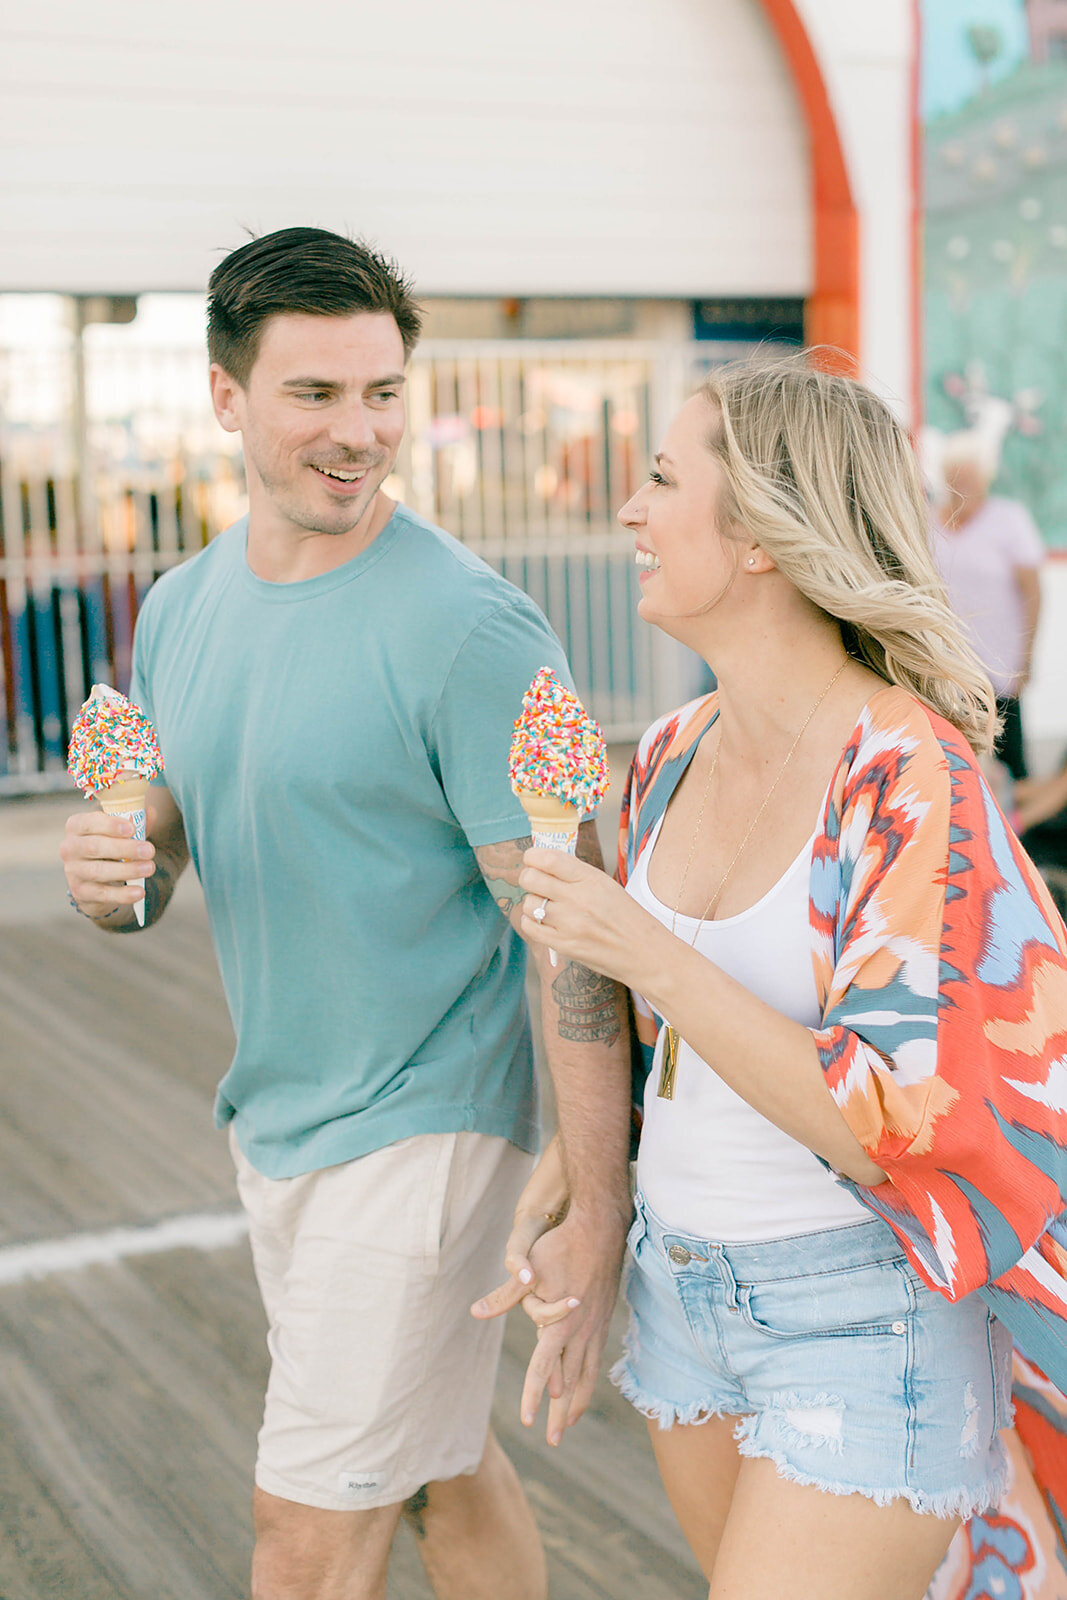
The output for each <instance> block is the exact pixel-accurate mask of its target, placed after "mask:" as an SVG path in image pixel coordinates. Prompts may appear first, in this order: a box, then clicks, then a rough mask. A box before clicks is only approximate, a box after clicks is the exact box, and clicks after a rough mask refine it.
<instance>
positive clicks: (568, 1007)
mask: <svg viewBox="0 0 1067 1600" xmlns="http://www.w3.org/2000/svg"><path fill="white" fill-rule="evenodd" d="M552 995H553V998H554V999H555V1002H556V1004H557V1006H558V1007H559V1021H558V1022H557V1024H556V1031H557V1032H558V1034H559V1036H560V1038H561V1039H575V1040H577V1041H578V1042H579V1043H580V1044H586V1043H589V1042H591V1041H593V1040H599V1041H602V1042H603V1043H605V1044H614V1043H615V1041H616V1039H617V1038H618V1037H619V1034H620V1033H621V1031H622V1019H621V1017H620V1012H619V986H618V984H617V983H615V982H613V980H612V979H611V978H605V977H602V976H601V974H600V973H599V972H591V971H590V969H589V968H588V967H583V966H581V965H580V964H579V963H578V962H577V961H568V963H567V965H566V966H565V967H564V969H563V971H562V972H561V973H560V975H559V977H558V978H556V979H555V981H554V982H553V984H552Z"/></svg>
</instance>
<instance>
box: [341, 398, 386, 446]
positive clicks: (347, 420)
mask: <svg viewBox="0 0 1067 1600" xmlns="http://www.w3.org/2000/svg"><path fill="white" fill-rule="evenodd" d="M330 437H331V438H332V439H333V441H334V443H335V444H343V445H345V446H346V447H347V448H348V449H349V450H366V449H367V448H368V446H370V445H373V444H374V443H375V434H374V419H373V417H372V416H371V414H370V412H369V411H368V410H367V407H366V406H365V405H364V404H363V402H362V400H354V401H352V402H351V403H350V404H348V405H346V406H343V407H339V408H338V410H337V411H336V412H335V413H334V415H333V417H332V418H331V419H330Z"/></svg>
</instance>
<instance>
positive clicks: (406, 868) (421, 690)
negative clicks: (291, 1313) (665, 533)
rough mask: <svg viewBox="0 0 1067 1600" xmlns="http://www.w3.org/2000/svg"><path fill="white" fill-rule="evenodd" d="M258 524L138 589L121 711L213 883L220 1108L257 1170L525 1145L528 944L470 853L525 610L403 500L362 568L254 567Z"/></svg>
mask: <svg viewBox="0 0 1067 1600" xmlns="http://www.w3.org/2000/svg"><path fill="white" fill-rule="evenodd" d="M246 537H247V519H245V520H243V521H241V522H238V523H236V524H235V525H234V526H233V527H232V528H229V529H228V530H227V531H226V532H225V533H222V534H220V535H219V536H218V538H216V539H215V540H214V541H213V542H212V544H210V545H209V546H208V548H207V549H206V550H204V551H203V552H202V553H201V554H200V555H198V556H196V557H195V558H194V559H193V560H191V561H189V562H187V563H185V564H184V565H182V566H180V567H177V568H175V569H174V570H173V571H172V572H169V573H167V574H166V575H165V576H164V577H163V578H161V579H160V581H159V582H158V583H157V584H156V585H155V587H154V588H153V589H152V590H151V591H150V593H149V595H148V597H147V599H146V601H145V605H144V608H143V610H142V612H141V616H140V618H139V621H138V625H137V633H136V639H135V647H134V675H133V683H132V685H131V689H130V694H131V698H132V699H134V700H136V701H137V702H138V704H140V705H141V706H143V708H144V710H145V711H146V712H147V714H148V715H149V716H150V717H151V718H152V720H153V722H154V723H155V726H156V729H157V731H158V734H159V743H160V748H161V750H162V753H163V759H164V762H165V764H166V772H165V776H164V781H165V783H166V784H167V787H168V788H169V789H170V791H171V793H172V794H173V796H174V799H175V801H176V802H177V805H178V808H179V809H180V811H181V813H182V817H183V819H184V822H185V831H186V836H187V838H188V841H189V848H190V852H191V855H192V860H193V863H194V865H195V867H196V870H197V872H198V874H199V876H200V879H201V882H202V883H203V886H204V894H205V897H206V900H207V907H208V913H209V917H210V922H211V932H212V937H213V939H214V943H215V949H216V952H217V955H218V961H219V966H220V969H221V972H222V979H223V984H224V986H225V990H226V997H227V1000H228V1002H229V1007H230V1014H231V1016H232V1018H233V1024H234V1029H235V1031H236V1035H237V1047H236V1054H235V1056H234V1059H233V1064H232V1066H231V1067H230V1070H229V1071H228V1073H227V1074H226V1076H225V1077H224V1078H223V1080H222V1082H221V1084H220V1085H219V1091H218V1098H217V1101H216V1106H215V1117H216V1121H217V1123H218V1124H219V1125H220V1126H221V1125H222V1124H224V1123H226V1122H227V1121H228V1120H229V1119H230V1118H231V1117H232V1118H235V1119H236V1131H237V1136H238V1140H239V1142H240V1145H241V1148H242V1149H243V1150H244V1152H245V1154H246V1155H247V1157H248V1159H249V1160H250V1161H251V1162H252V1164H253V1166H255V1167H256V1168H257V1169H258V1170H259V1171H260V1172H262V1173H264V1174H266V1175H267V1176H268V1177H274V1178H278V1177H291V1176H294V1175H295V1174H297V1173H301V1172H308V1171H313V1170H317V1169H319V1168H322V1167H327V1166H331V1165H333V1164H335V1163H337V1162H341V1161H348V1160H351V1159H353V1158H354V1157H356V1156H359V1155H364V1154H366V1153H367V1152H368V1151H370V1150H374V1149H378V1148H380V1147H381V1146H383V1145H386V1144H392V1143H393V1142H395V1141H396V1140H398V1139H403V1138H407V1137H409V1136H410V1135H412V1134H420V1133H441V1132H453V1131H456V1130H462V1129H474V1130H477V1131H479V1132H483V1133H489V1134H498V1135H501V1136H503V1137H504V1138H507V1139H510V1140H512V1141H513V1142H514V1143H516V1144H518V1145H521V1146H522V1147H523V1148H525V1149H533V1148H535V1147H536V1136H537V1128H536V1120H537V1118H536V1096H535V1089H534V1082H533V1070H532V1059H531V1048H530V1037H529V1027H528V1021H527V1018H526V1008H525V997H524V970H525V953H524V950H523V947H522V943H521V940H519V939H518V938H517V937H516V935H515V934H514V933H513V931H512V929H511V927H510V924H509V923H508V922H507V920H506V918H505V917H504V916H503V914H502V913H501V911H500V909H499V908H498V907H497V905H496V904H495V903H494V901H493V898H492V896H491V894H490V892H489V890H488V889H487V887H486V885H485V882H484V880H483V878H482V876H481V873H480V871H479V869H478V865H477V862H476V860H475V857H474V853H473V849H472V846H475V845H483V844H490V843H495V842H498V841H500V840H504V839H521V838H524V837H526V836H527V835H528V834H529V824H528V822H527V819H526V816H525V814H524V812H523V810H522V808H521V806H520V805H519V804H518V802H517V800H516V799H515V797H514V796H513V794H512V793H511V789H510V786H509V784H508V776H507V758H508V746H509V742H510V738H511V732H512V725H513V723H514V720H515V718H516V717H517V716H518V714H519V712H520V710H521V708H522V696H523V693H524V692H525V690H526V688H527V686H528V684H529V682H530V680H531V678H532V677H533V675H534V673H535V672H536V671H537V669H538V668H539V667H542V666H551V667H553V668H554V669H555V670H556V671H557V672H558V673H559V674H560V675H561V676H562V677H563V678H564V681H566V682H569V681H570V677H569V673H568V671H567V667H566V663H565V661H564V657H563V652H562V649H561V647H560V644H559V641H558V640H557V638H556V636H555V635H554V634H553V632H552V630H551V629H550V628H549V626H548V623H547V622H546V621H545V619H544V617H543V616H542V615H541V613H540V612H539V611H538V609H537V607H536V606H535V605H534V604H533V602H532V601H531V600H529V599H528V598H527V596H526V595H524V594H522V593H521V591H520V590H518V589H516V588H514V587H513V586H512V585H511V584H509V583H506V582H505V581H504V579H502V578H501V577H499V576H498V574H496V573H495V572H493V570H492V569H491V568H490V567H488V566H487V565H486V564H485V563H484V562H483V561H481V560H479V559H478V557H476V556H474V555H473V554H471V552H470V551H467V550H465V549H464V548H463V546H462V545H460V544H459V543H457V542H456V540H454V539H452V538H451V537H450V536H449V535H448V534H446V533H444V532H442V530H441V529H439V528H435V527H434V526H433V525H432V524H431V523H428V522H426V521H424V520H423V519H422V518H421V517H418V516H416V515H414V513H412V512H411V511H408V510H407V509H406V508H404V507H402V506H398V507H397V509H396V511H395V512H394V514H393V516H392V518H391V520H390V522H389V523H388V525H387V526H386V528H385V529H384V531H383V532H382V533H381V534H380V535H379V536H378V538H377V539H375V541H374V542H373V544H371V545H370V546H369V548H368V549H367V550H365V551H364V552H363V553H362V554H361V555H359V556H356V557H355V558H354V559H353V560H352V561H349V562H348V563H347V564H346V565H344V566H342V567H338V568H337V569H336V570H334V571H333V572H328V573H324V574H322V575H321V576H319V577H316V578H311V579H308V580H307V581H305V582H300V583H287V584H275V583H268V582H265V581H264V580H263V579H261V578H257V577H256V576H255V575H254V574H253V573H252V571H251V570H250V569H249V566H248V563H247V560H246V557H245V543H246Z"/></svg>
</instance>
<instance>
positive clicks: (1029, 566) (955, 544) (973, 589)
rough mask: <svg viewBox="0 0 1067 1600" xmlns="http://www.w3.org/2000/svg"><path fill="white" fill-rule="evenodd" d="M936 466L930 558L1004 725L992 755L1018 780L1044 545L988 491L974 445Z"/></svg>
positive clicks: (1030, 525) (1026, 516)
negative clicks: (937, 503) (941, 491)
mask: <svg viewBox="0 0 1067 1600" xmlns="http://www.w3.org/2000/svg"><path fill="white" fill-rule="evenodd" d="M942 470H943V474H944V479H945V488H946V491H947V492H946V495H945V499H944V501H943V502H942V505H941V508H940V516H939V517H938V518H937V520H936V521H935V523H934V530H933V547H934V560H935V561H936V563H937V565H938V568H939V569H940V572H941V576H942V577H943V578H944V580H945V584H946V587H947V588H948V592H949V598H950V600H951V601H952V605H953V607H954V609H955V610H956V612H957V614H958V615H959V616H960V617H961V618H962V620H963V622H964V623H965V624H966V627H967V631H968V632H969V634H970V636H971V643H972V644H973V645H974V648H975V650H976V652H977V654H978V656H979V658H980V660H981V662H982V665H983V666H984V667H985V669H986V671H987V672H988V673H989V676H990V678H991V679H992V680H993V687H994V688H995V689H996V692H997V711H998V712H999V714H1000V717H1001V724H1002V725H1001V731H1000V734H999V736H998V738H997V743H996V748H995V751H994V753H995V755H996V756H997V757H998V759H999V760H1000V761H1002V762H1003V763H1004V765H1005V766H1006V767H1007V769H1008V771H1009V772H1010V773H1011V776H1012V779H1013V780H1014V781H1016V782H1018V780H1019V779H1020V778H1026V777H1027V776H1028V775H1029V774H1028V770H1027V765H1026V752H1025V748H1024V743H1023V725H1022V714H1021V710H1020V705H1019V697H1020V695H1021V694H1022V691H1023V690H1024V689H1025V687H1026V685H1027V683H1028V682H1029V680H1030V669H1031V662H1032V656H1033V648H1034V636H1035V634H1036V632H1037V621H1038V616H1039V613H1040V610H1041V578H1040V568H1041V563H1042V561H1043V560H1044V557H1045V550H1044V545H1043V544H1042V542H1041V535H1040V534H1039V533H1038V531H1037V528H1036V526H1035V524H1034V520H1033V518H1032V517H1031V515H1030V513H1029V511H1027V509H1026V507H1025V506H1024V505H1021V504H1020V503H1019V501H1017V500H1008V499H1005V498H1004V497H1003V496H1001V495H991V494H990V492H989V488H990V484H991V482H992V477H993V474H992V473H991V471H990V469H989V465H988V463H987V461H986V460H985V459H984V458H983V456H982V455H981V454H980V453H979V452H978V451H977V450H976V449H975V447H973V446H970V447H965V446H960V447H957V448H956V449H950V451H949V452H948V454H947V455H946V457H945V461H944V463H943V468H942Z"/></svg>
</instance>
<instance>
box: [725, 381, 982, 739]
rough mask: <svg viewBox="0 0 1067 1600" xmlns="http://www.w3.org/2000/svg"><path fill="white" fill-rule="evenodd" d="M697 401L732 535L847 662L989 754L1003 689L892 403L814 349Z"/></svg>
mask: <svg viewBox="0 0 1067 1600" xmlns="http://www.w3.org/2000/svg"><path fill="white" fill-rule="evenodd" d="M700 392H701V394H702V395H703V396H704V397H705V399H707V400H708V401H709V402H710V403H711V405H712V406H713V407H714V408H715V410H716V412H717V413H718V416H717V417H716V419H715V421H714V423H713V425H712V428H711V430H710V432H709V435H708V448H709V449H710V450H711V451H712V453H713V454H714V455H715V456H716V457H717V459H718V461H719V462H720V464H721V466H722V468H723V471H724V473H725V476H726V484H727V488H726V493H725V500H724V503H723V505H722V507H721V514H722V520H723V524H724V531H726V532H728V531H729V529H730V525H731V524H733V525H735V527H738V528H743V529H744V531H745V533H746V535H748V536H749V537H751V538H752V539H754V540H755V541H756V542H757V543H758V544H759V546H760V548H761V549H762V550H764V551H765V552H766V554H767V555H768V556H770V558H771V560H772V561H773V562H774V564H775V566H776V567H777V568H778V570H779V571H780V572H781V573H782V574H783V575H784V576H785V577H786V578H788V579H789V581H790V582H791V583H792V584H794V585H795V586H796V588H797V589H799V590H800V592H801V593H802V594H804V595H806V596H807V598H808V599H809V600H811V601H812V602H813V604H815V605H817V606H819V607H820V608H821V609H822V610H823V611H825V612H826V613H827V614H828V615H829V616H831V617H835V618H836V619H837V620H838V621H839V622H840V624H841V631H842V636H843V638H844V642H845V648H846V649H847V650H848V651H849V653H850V654H851V655H853V656H856V657H857V658H858V659H859V660H861V661H863V662H864V663H865V664H866V665H867V666H868V667H870V668H871V669H872V670H873V671H874V672H876V673H878V675H879V676H880V677H882V678H885V679H886V681H887V682H888V683H895V684H899V685H900V686H901V687H902V688H904V689H907V690H908V691H909V692H910V693H911V694H913V695H915V696H916V697H917V699H919V700H921V701H922V702H923V704H924V705H926V706H929V707H930V709H931V710H932V711H936V712H938V713H939V714H940V715H941V716H943V717H945V718H947V720H948V721H949V722H951V723H953V724H954V725H955V726H956V727H957V728H958V729H959V730H960V732H961V733H962V734H963V735H964V736H965V738H966V739H967V740H968V741H969V742H970V744H971V746H972V747H973V748H974V750H975V751H976V752H977V753H978V754H979V755H981V754H984V753H985V752H986V751H988V750H989V749H990V748H991V747H992V743H993V739H994V736H995V733H996V726H997V721H996V697H995V695H994V692H993V686H992V684H991V683H990V681H989V678H988V676H987V674H986V672H985V669H984V668H983V667H982V665H981V663H980V661H979V660H978V657H977V656H976V655H975V654H974V651H973V650H972V649H971V647H970V645H969V644H968V643H967V640H966V637H965V635H964V632H963V629H962V627H961V624H960V622H959V619H958V618H957V616H956V615H955V613H954V612H953V611H952V609H951V607H950V606H949V603H948V597H947V595H946V592H945V586H944V584H943V583H942V581H941V578H940V576H939V574H938V572H937V569H936V568H935V566H934V563H933V557H932V555H931V551H930V530H929V513H928V509H927V504H926V497H925V495H924V493H923V487H922V481H921V478H920V475H919V468H918V463H917V461H916V458H915V451H914V449H913V448H912V444H911V440H910V439H909V437H908V435H907V433H906V432H905V430H904V428H903V427H902V426H901V424H900V423H899V422H898V421H897V419H896V417H895V416H894V415H893V413H892V411H891V410H890V409H889V407H888V406H887V405H886V404H885V402H884V401H882V400H880V399H879V398H878V396H877V395H875V394H874V393H873V392H872V391H871V390H870V389H867V388H865V387H864V385H863V384H861V383H857V382H856V381H855V380H854V379H851V378H844V377H840V376H837V375H836V374H833V373H830V372H823V371H819V370H817V369H816V368H815V367H813V366H812V365H811V364H810V356H809V354H808V353H806V352H805V353H803V354H798V355H796V356H786V357H781V358H777V359H769V360H763V359H758V358H757V359H755V360H752V361H746V362H739V363H736V364H731V365H730V366H726V367H721V368H719V369H718V370H717V371H716V372H714V373H713V374H712V375H711V376H710V377H709V378H708V379H707V381H706V382H705V383H704V385H703V386H702V388H701V391H700Z"/></svg>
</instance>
